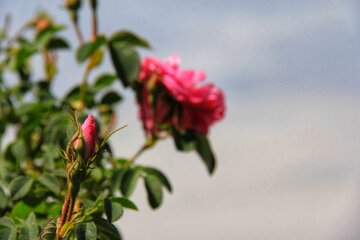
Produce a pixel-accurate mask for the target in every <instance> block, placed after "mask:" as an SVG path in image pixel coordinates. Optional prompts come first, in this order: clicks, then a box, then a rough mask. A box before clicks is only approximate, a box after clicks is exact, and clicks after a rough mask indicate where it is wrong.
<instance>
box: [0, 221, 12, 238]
mask: <svg viewBox="0 0 360 240" xmlns="http://www.w3.org/2000/svg"><path fill="white" fill-rule="evenodd" d="M0 239H1V240H16V226H15V223H14V222H13V220H12V219H11V218H8V217H3V218H1V219H0Z"/></svg>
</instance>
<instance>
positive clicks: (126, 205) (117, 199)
mask: <svg viewBox="0 0 360 240" xmlns="http://www.w3.org/2000/svg"><path fill="white" fill-rule="evenodd" d="M110 200H111V202H116V203H119V204H121V206H123V207H124V208H129V209H132V210H136V211H137V210H138V207H137V206H136V205H135V203H134V202H132V201H131V200H129V199H127V198H125V197H111V198H110Z"/></svg>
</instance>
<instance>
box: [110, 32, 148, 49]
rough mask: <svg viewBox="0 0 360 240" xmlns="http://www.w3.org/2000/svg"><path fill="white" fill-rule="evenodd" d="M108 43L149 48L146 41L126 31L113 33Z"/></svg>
mask: <svg viewBox="0 0 360 240" xmlns="http://www.w3.org/2000/svg"><path fill="white" fill-rule="evenodd" d="M110 42H122V43H126V44H129V45H133V46H139V47H145V48H151V46H150V44H149V42H148V41H147V40H146V39H144V38H142V37H140V36H138V35H136V34H135V33H133V32H131V31H128V30H123V31H119V32H116V33H114V34H113V35H112V36H111V38H110Z"/></svg>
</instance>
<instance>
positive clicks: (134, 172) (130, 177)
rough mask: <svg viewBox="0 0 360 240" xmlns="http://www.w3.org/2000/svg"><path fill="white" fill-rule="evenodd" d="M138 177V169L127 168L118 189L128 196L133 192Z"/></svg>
mask: <svg viewBox="0 0 360 240" xmlns="http://www.w3.org/2000/svg"><path fill="white" fill-rule="evenodd" d="M139 177H140V171H139V170H138V169H129V170H128V171H127V172H126V173H125V175H124V177H123V180H122V183H121V189H120V190H121V193H122V194H123V195H124V196H125V197H129V196H130V195H131V194H132V193H133V192H134V190H135V187H136V184H137V181H138V179H139Z"/></svg>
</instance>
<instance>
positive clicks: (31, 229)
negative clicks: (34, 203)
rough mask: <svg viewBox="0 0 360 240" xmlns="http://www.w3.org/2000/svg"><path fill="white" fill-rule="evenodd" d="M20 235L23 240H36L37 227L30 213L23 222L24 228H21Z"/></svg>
mask: <svg viewBox="0 0 360 240" xmlns="http://www.w3.org/2000/svg"><path fill="white" fill-rule="evenodd" d="M21 235H22V237H23V239H24V240H33V239H36V238H37V236H38V227H37V223H36V216H35V214H34V213H30V214H29V216H28V217H27V219H26V221H25V222H24V227H22V228H21Z"/></svg>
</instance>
